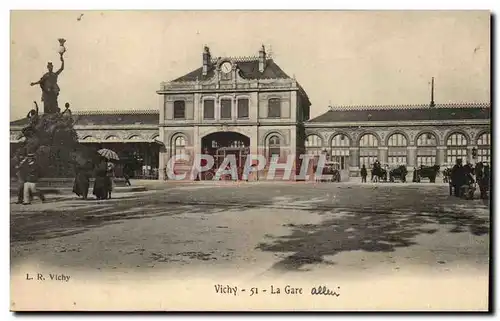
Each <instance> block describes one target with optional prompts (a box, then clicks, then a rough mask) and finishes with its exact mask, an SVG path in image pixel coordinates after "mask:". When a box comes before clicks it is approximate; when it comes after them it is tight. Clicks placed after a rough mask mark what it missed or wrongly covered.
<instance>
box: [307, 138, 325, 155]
mask: <svg viewBox="0 0 500 321" xmlns="http://www.w3.org/2000/svg"><path fill="white" fill-rule="evenodd" d="M304 143H305V147H306V153H307V155H311V156H314V157H315V158H316V159H317V158H318V157H319V155H321V152H322V150H321V146H322V145H323V143H322V140H321V137H319V136H318V135H309V136H307V137H306V141H305V142H304Z"/></svg>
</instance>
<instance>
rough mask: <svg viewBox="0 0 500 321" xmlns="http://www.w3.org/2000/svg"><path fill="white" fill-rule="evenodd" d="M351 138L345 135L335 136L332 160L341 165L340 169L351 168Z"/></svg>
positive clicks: (332, 144)
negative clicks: (349, 160)
mask: <svg viewBox="0 0 500 321" xmlns="http://www.w3.org/2000/svg"><path fill="white" fill-rule="evenodd" d="M349 146H350V141H349V137H347V136H346V135H344V134H337V135H335V136H333V138H332V141H331V144H330V147H331V160H332V161H333V162H337V163H339V164H340V169H347V168H348V167H349V162H348V159H349Z"/></svg>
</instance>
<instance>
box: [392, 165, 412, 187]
mask: <svg viewBox="0 0 500 321" xmlns="http://www.w3.org/2000/svg"><path fill="white" fill-rule="evenodd" d="M407 174H408V169H406V165H396V166H394V167H393V168H392V169H390V170H389V181H390V182H392V183H393V182H395V181H396V180H400V181H401V182H402V183H406V175H407Z"/></svg>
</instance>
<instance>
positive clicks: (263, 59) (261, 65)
mask: <svg viewBox="0 0 500 321" xmlns="http://www.w3.org/2000/svg"><path fill="white" fill-rule="evenodd" d="M264 69H266V48H264V45H262V48H260V50H259V72H264Z"/></svg>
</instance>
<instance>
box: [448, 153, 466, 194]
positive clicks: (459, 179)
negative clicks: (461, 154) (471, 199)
mask: <svg viewBox="0 0 500 321" xmlns="http://www.w3.org/2000/svg"><path fill="white" fill-rule="evenodd" d="M465 177H466V173H465V170H464V167H463V166H462V159H461V158H458V159H457V161H456V163H455V165H454V166H453V168H452V169H451V184H452V186H453V191H454V195H455V196H456V197H460V196H461V195H460V188H461V186H462V185H464V183H465Z"/></svg>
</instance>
